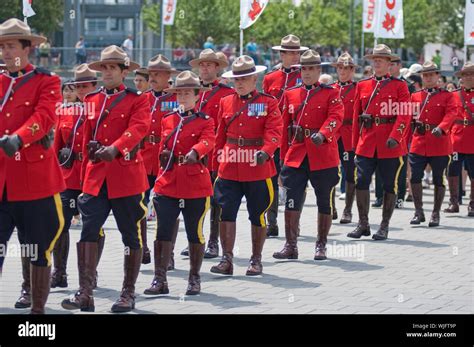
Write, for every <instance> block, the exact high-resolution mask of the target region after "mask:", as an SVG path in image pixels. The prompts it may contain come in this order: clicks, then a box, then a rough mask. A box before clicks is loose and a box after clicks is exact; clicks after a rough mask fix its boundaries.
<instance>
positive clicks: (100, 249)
mask: <svg viewBox="0 0 474 347" xmlns="http://www.w3.org/2000/svg"><path fill="white" fill-rule="evenodd" d="M104 245H105V234H103V235H100V236H99V240H97V258H96V259H97V265H96V267H95V268H96V271H95V275H94V279H93V282H92V288H93V289H96V288H97V282H98V281H99V273H98V272H97V266H99V262H100V258H101V257H102V252H103V251H104Z"/></svg>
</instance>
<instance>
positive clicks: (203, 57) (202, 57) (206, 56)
mask: <svg viewBox="0 0 474 347" xmlns="http://www.w3.org/2000/svg"><path fill="white" fill-rule="evenodd" d="M205 61H206V62H212V63H216V64H218V65H219V67H220V68H221V69H224V68H226V67H227V66H229V63H228V62H227V61H224V60H222V59H220V58H219V57H218V56H217V53H216V52H214V51H213V50H212V49H210V48H206V49H204V50H203V51H201V53H199V58H196V59H193V60H191V61H190V62H189V65H191V67H192V68H197V67H199V63H202V62H205Z"/></svg>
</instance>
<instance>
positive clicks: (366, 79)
mask: <svg viewBox="0 0 474 347" xmlns="http://www.w3.org/2000/svg"><path fill="white" fill-rule="evenodd" d="M370 79H372V77H367V78H363V79H361V80H359V82H363V81H368V80H370Z"/></svg>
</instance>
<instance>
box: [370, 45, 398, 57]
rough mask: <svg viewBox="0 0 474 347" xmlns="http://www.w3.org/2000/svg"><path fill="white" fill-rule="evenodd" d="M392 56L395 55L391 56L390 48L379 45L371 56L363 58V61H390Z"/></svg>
mask: <svg viewBox="0 0 474 347" xmlns="http://www.w3.org/2000/svg"><path fill="white" fill-rule="evenodd" d="M394 56H395V55H394V54H392V50H391V49H390V47H388V46H387V45H384V44H383V43H381V44H378V45H376V46H375V47H374V49H373V50H372V53H371V54H367V55H366V56H364V59H368V60H371V59H374V58H388V59H390V61H391V60H392V58H393V57H394Z"/></svg>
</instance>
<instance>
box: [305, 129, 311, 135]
mask: <svg viewBox="0 0 474 347" xmlns="http://www.w3.org/2000/svg"><path fill="white" fill-rule="evenodd" d="M310 136H311V130H310V129H304V137H310Z"/></svg>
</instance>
